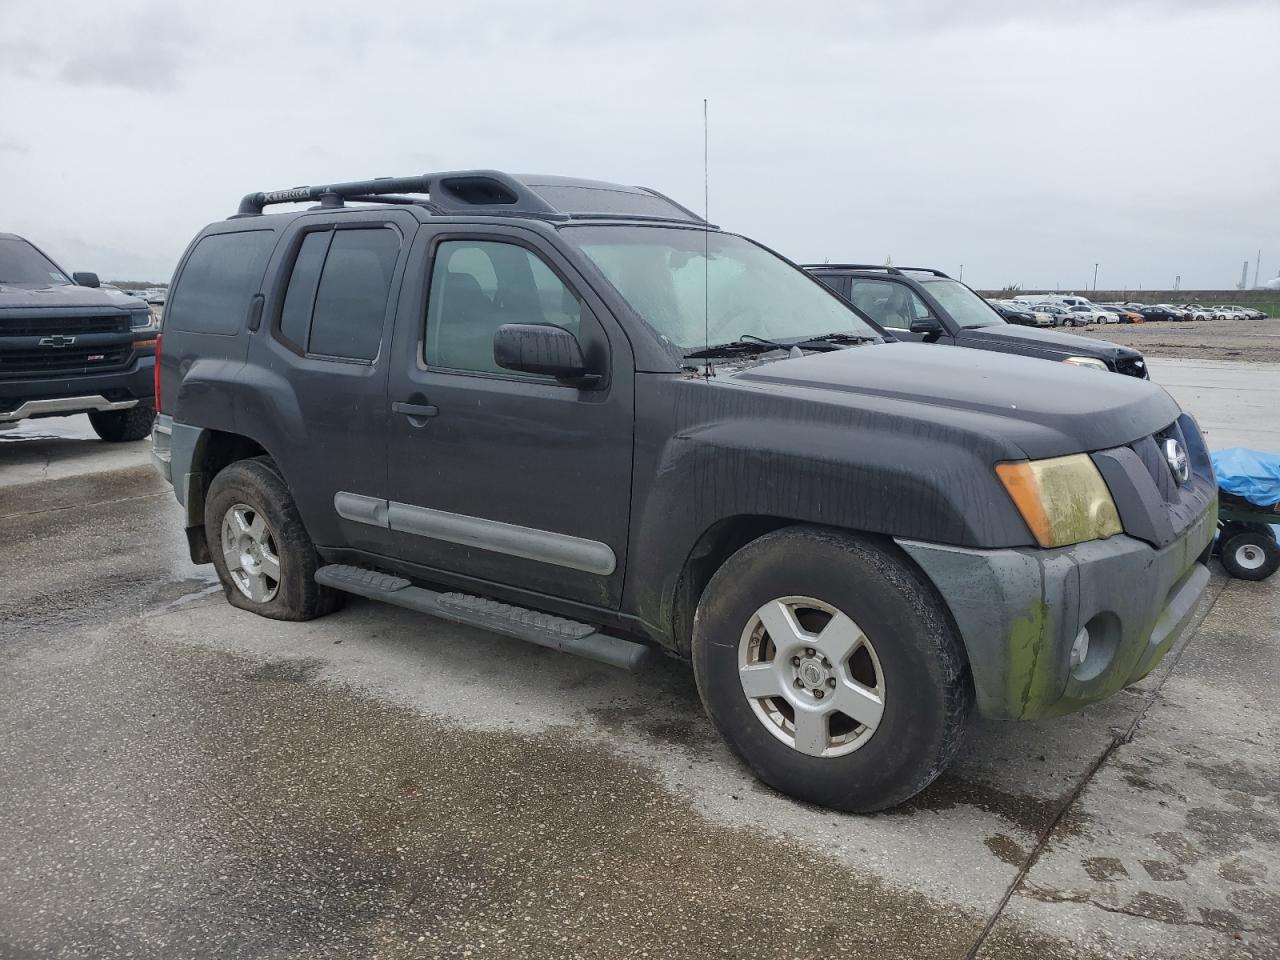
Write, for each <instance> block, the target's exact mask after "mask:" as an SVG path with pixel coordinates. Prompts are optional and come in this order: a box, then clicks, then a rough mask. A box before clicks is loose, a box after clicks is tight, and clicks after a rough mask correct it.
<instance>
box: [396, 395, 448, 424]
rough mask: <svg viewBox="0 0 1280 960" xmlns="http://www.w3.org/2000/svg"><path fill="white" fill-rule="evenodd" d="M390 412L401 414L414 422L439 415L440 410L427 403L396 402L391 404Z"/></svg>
mask: <svg viewBox="0 0 1280 960" xmlns="http://www.w3.org/2000/svg"><path fill="white" fill-rule="evenodd" d="M391 410H392V411H393V412H394V413H403V414H404V415H405V416H406V417H409V418H411V419H414V420H418V419H425V418H427V417H434V416H437V415H438V414H439V413H440V408H439V407H437V406H435V405H434V404H428V403H404V402H403V401H401V400H397V401H395V402H394V403H392V404H391Z"/></svg>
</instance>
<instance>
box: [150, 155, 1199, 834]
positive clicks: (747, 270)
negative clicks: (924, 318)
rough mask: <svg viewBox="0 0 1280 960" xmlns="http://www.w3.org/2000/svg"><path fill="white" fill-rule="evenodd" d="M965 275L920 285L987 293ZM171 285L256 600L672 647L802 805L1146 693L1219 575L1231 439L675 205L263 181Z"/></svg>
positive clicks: (591, 193)
mask: <svg viewBox="0 0 1280 960" xmlns="http://www.w3.org/2000/svg"><path fill="white" fill-rule="evenodd" d="M428 197H429V200H428V199H427V198H428ZM384 198H385V199H386V200H387V201H388V202H386V203H380V202H378V201H380V200H382V199H384ZM308 202H310V203H311V204H312V206H310V207H309V208H307V209H301V210H295V211H292V212H288V213H281V214H268V213H267V212H266V209H267V208H268V207H269V206H271V205H273V204H281V203H308ZM348 202H350V204H351V205H348ZM929 276H932V277H933V279H935V280H937V281H939V282H941V281H943V280H946V278H943V277H940V276H938V275H936V274H930V275H929ZM703 277H707V278H709V279H710V280H711V281H712V282H711V283H709V284H706V285H705V286H704V285H703V284H701V283H691V282H690V278H703ZM951 283H953V282H948V283H947V284H946V285H945V289H939V290H938V292H937V294H936V295H934V294H929V300H930V302H932V303H934V304H937V305H939V306H942V305H944V304H945V305H948V306H951V307H954V309H955V310H959V311H962V312H963V313H964V315H965V316H968V315H969V314H968V311H969V310H973V309H977V307H976V306H974V305H973V304H972V302H971V301H972V300H974V299H978V298H977V297H976V295H975V294H973V293H972V291H969V290H968V288H967V287H963V286H962V285H959V284H956V285H954V286H951V285H950V284H951ZM171 293H172V297H171V299H172V300H173V302H172V303H171V304H169V307H168V315H167V317H166V321H165V324H166V325H165V334H164V344H163V350H162V351H161V354H160V364H161V366H160V373H159V376H158V378H157V393H158V398H159V405H160V409H161V413H160V415H159V418H158V422H157V424H156V430H155V433H154V439H153V442H154V447H153V449H154V453H155V457H156V462H157V464H158V465H159V467H160V470H161V472H162V474H163V475H164V476H165V477H167V478H168V479H169V480H170V481H171V482H172V483H173V485H174V493H175V495H176V496H177V499H178V501H179V503H180V504H181V507H182V511H183V520H184V526H185V527H186V528H187V529H186V540H187V544H188V547H189V549H190V552H191V556H192V559H193V560H194V561H195V562H197V563H206V562H209V561H212V562H213V565H214V568H215V569H216V571H217V574H218V577H219V580H220V582H221V584H222V588H223V591H224V593H225V595H226V596H227V598H228V600H229V601H230V602H231V603H232V604H234V605H235V606H237V607H240V608H242V609H245V610H248V611H252V612H254V613H257V614H259V615H261V616H264V617H270V618H276V619H282V620H307V619H311V618H314V617H317V616H321V615H323V614H325V613H328V612H330V611H332V610H334V609H335V608H336V607H337V606H338V605H339V604H340V603H341V600H342V598H343V597H344V596H345V595H346V594H348V593H354V594H358V595H361V596H365V597H372V598H374V599H377V600H381V601H385V602H388V603H392V604H397V605H399V606H403V607H406V608H408V609H411V610H415V611H419V612H422V613H427V614H430V615H432V616H436V617H441V618H445V619H449V620H454V621H458V622H461V623H467V624H471V625H474V626H479V627H483V628H485V629H487V630H490V631H496V632H498V633H502V634H506V635H509V636H513V637H518V638H521V639H524V640H528V641H531V642H535V643H538V644H542V645H544V646H547V647H551V648H553V649H556V650H562V651H566V652H573V653H576V654H579V655H583V656H587V657H591V658H594V659H597V660H600V661H602V662H605V663H609V664H614V665H619V666H632V665H635V664H637V663H638V662H640V661H642V660H643V659H644V658H645V656H646V654H647V653H648V652H649V651H650V650H652V649H654V648H664V649H666V650H667V651H669V652H670V653H672V654H674V655H676V656H678V657H683V658H687V659H689V660H691V661H692V664H693V672H694V677H695V679H696V682H697V686H698V690H699V693H700V694H701V697H702V700H703V703H704V705H705V707H706V709H707V711H708V713H709V714H710V716H711V719H712V720H713V722H714V723H715V725H716V727H717V728H718V729H719V730H720V732H721V733H722V734H723V736H724V737H725V738H726V740H727V741H728V743H729V744H730V746H731V747H732V748H733V749H734V750H735V751H736V752H737V753H738V754H739V755H740V756H741V757H743V758H744V760H745V761H746V763H747V764H749V765H750V767H751V769H752V770H753V771H754V772H755V773H756V775H757V776H759V777H760V778H761V779H762V780H763V781H764V782H766V783H768V784H770V785H771V786H773V787H775V788H777V789H779V790H783V791H786V792H788V793H791V794H794V795H796V796H798V797H802V798H804V799H805V800H807V801H810V802H814V803H820V804H825V805H829V806H832V807H836V808H839V809H845V810H859V811H866V810H878V809H882V808H884V807H887V806H891V805H894V804H897V803H900V802H902V801H904V800H906V799H907V798H909V797H910V796H912V795H913V794H915V793H916V792H917V791H919V790H921V789H923V787H924V786H926V785H927V784H928V783H929V782H930V781H931V780H933V778H934V777H936V776H937V775H938V773H939V772H940V771H941V770H943V769H944V768H945V767H946V766H947V763H948V761H949V760H950V759H951V757H952V756H954V754H955V752H956V750H957V747H958V746H959V744H960V742H961V739H962V734H963V730H964V728H965V725H966V720H967V718H968V716H969V714H970V711H971V707H972V706H973V705H974V704H976V706H977V708H978V710H980V711H981V712H982V713H984V714H985V715H988V716H994V717H1006V718H1032V717H1040V718H1048V717H1053V716H1057V715H1059V714H1062V713H1065V712H1068V711H1070V710H1073V709H1077V708H1079V707H1082V706H1084V705H1085V704H1087V703H1090V702H1093V701H1097V700H1099V699H1102V698H1104V697H1107V696H1110V695H1112V694H1114V693H1115V692H1117V691H1118V690H1120V689H1121V688H1123V687H1124V686H1126V685H1128V684H1132V683H1134V682H1136V681H1137V680H1139V679H1140V678H1142V677H1143V676H1145V675H1147V674H1148V673H1149V672H1150V671H1151V670H1152V669H1154V668H1155V666H1156V665H1157V664H1158V663H1159V661H1160V660H1161V658H1162V657H1163V656H1164V654H1165V653H1166V652H1167V651H1168V650H1169V649H1170V648H1171V647H1172V646H1173V645H1174V644H1176V643H1177V641H1178V638H1179V637H1180V636H1181V635H1182V634H1183V633H1184V632H1185V630H1186V629H1187V627H1188V625H1189V624H1190V622H1191V621H1192V619H1193V616H1194V611H1195V609H1196V605H1197V602H1198V600H1199V598H1200V597H1201V596H1202V594H1203V592H1204V590H1205V587H1206V585H1207V583H1208V580H1209V572H1208V569H1207V568H1206V567H1205V566H1204V564H1202V563H1200V562H1199V561H1198V559H1197V558H1198V557H1200V556H1201V555H1202V554H1203V553H1204V551H1205V549H1206V548H1207V547H1208V545H1209V544H1210V543H1211V541H1212V539H1213V536H1214V529H1215V526H1216V524H1215V516H1216V494H1217V486H1216V484H1215V483H1214V478H1213V469H1212V464H1211V463H1210V460H1209V455H1208V452H1207V449H1206V448H1205V444H1204V440H1203V438H1202V436H1201V434H1200V432H1199V430H1198V429H1197V427H1196V425H1195V421H1194V420H1193V419H1192V418H1191V417H1190V416H1188V415H1186V414H1184V413H1183V412H1182V411H1181V410H1180V408H1179V407H1178V404H1177V403H1176V402H1175V401H1174V400H1173V398H1172V397H1170V396H1169V394H1168V393H1166V392H1165V391H1164V390H1162V389H1160V388H1159V387H1157V386H1156V385H1154V384H1151V383H1148V382H1144V381H1143V380H1140V379H1138V378H1136V377H1117V376H1110V377H1108V376H1101V375H1097V374H1094V373H1090V372H1087V371H1084V370H1080V369H1078V368H1077V367H1075V366H1071V365H1068V364H1063V363H1043V362H1033V361H1029V360H1027V359H1026V358H1025V357H1020V356H1009V355H1002V354H1000V353H996V352H991V351H988V352H983V351H980V350H958V349H948V348H944V347H938V346H929V345H922V344H919V343H900V342H893V341H886V339H885V338H884V336H883V331H882V330H881V329H880V328H879V327H877V326H876V325H875V323H874V322H872V321H870V320H868V319H865V318H864V317H863V316H862V315H861V314H859V313H858V312H857V311H856V310H854V309H853V308H851V307H850V305H849V304H848V302H846V301H845V300H843V299H841V298H840V297H838V296H836V295H835V294H834V293H833V292H832V291H831V290H830V289H829V288H827V287H826V286H824V285H823V284H821V283H818V282H817V281H816V280H815V279H814V278H813V277H811V276H809V275H806V274H805V273H803V272H802V271H800V270H798V269H797V268H796V267H795V265H794V264H792V263H790V262H789V261H786V260H784V259H783V258H781V257H779V256H778V255H776V254H774V253H772V252H771V251H769V250H767V249H766V248H764V247H762V246H760V245H758V244H755V243H753V242H752V241H750V240H748V239H746V238H744V237H741V236H738V235H735V234H731V233H728V232H725V231H722V230H720V229H719V228H716V227H712V226H710V225H709V224H707V223H705V222H704V221H703V220H702V219H701V218H699V217H698V216H697V215H696V214H694V213H692V212H690V211H689V210H688V209H686V208H684V207H682V206H680V205H679V204H677V203H675V202H674V201H672V200H670V199H668V198H666V197H664V196H662V195H661V194H658V193H656V192H654V191H651V190H645V189H642V188H638V187H627V186H622V185H617V184H603V183H599V182H596V181H583V180H572V179H569V178H564V177H524V178H517V177H513V176H510V175H508V174H503V173H500V172H498V171H493V170H477V171H460V172H454V173H444V174H426V175H421V176H415V177H403V178H386V179H375V180H366V181H360V182H355V183H345V184H328V185H324V186H313V187H298V188H293V189H287V190H279V191H269V192H254V193H250V194H248V195H246V196H245V197H244V198H243V199H242V200H241V202H240V206H239V209H238V211H237V213H236V216H235V217H233V218H231V219H229V220H226V221H221V222H216V223H212V224H210V225H208V226H207V227H205V228H204V229H202V230H201V231H200V232H199V234H198V235H197V236H196V238H195V239H194V240H193V241H192V243H191V245H190V246H189V247H188V249H187V251H186V252H185V253H184V254H183V256H182V258H181V260H180V261H179V264H178V266H177V270H176V273H175V275H174V282H173V285H172V288H171ZM978 305H979V306H980V307H981V310H983V311H985V312H986V314H988V315H989V317H990V318H992V319H991V322H992V323H997V324H1003V321H1001V320H1000V318H999V316H998V315H997V314H995V313H994V311H991V310H990V308H989V307H987V306H986V305H985V304H983V303H982V302H981V300H980V299H979V300H978ZM933 322H934V325H935V328H936V329H938V330H941V323H940V321H939V320H937V319H936V318H935V319H934V321H933ZM1005 326H1008V325H1005ZM1011 329H1012V330H1015V331H1018V332H1019V333H1021V334H1023V335H1025V336H1026V337H1028V338H1030V339H1032V340H1034V339H1035V338H1034V337H1033V336H1032V335H1039V336H1045V333H1044V332H1043V331H1038V330H1031V329H1028V328H1021V327H1015V328H1011ZM1057 336H1061V335H1057ZM1044 342H1047V343H1056V344H1063V346H1062V347H1061V349H1062V350H1063V351H1069V350H1070V349H1071V347H1070V346H1069V344H1070V341H1065V343H1064V341H1061V340H1058V339H1050V340H1047V341H1044ZM1108 346H1109V345H1108ZM1081 349H1085V348H1083V347H1082V348H1081ZM1120 583H1122V584H1124V588H1123V589H1117V586H1116V585H1117V584H1120ZM1028 617H1030V618H1031V619H1030V620H1028ZM424 642H429V638H424ZM493 650H495V646H494V644H492V643H491V642H490V643H485V644H483V645H481V644H477V646H476V649H475V652H474V653H473V654H472V656H473V657H475V658H484V657H486V656H498V657H503V656H505V654H503V653H500V652H499V653H497V654H494V653H492V652H490V651H493ZM508 666H509V665H508ZM514 675H515V674H513V676H514ZM505 683H506V681H503V680H499V681H496V682H495V685H494V687H493V689H492V690H490V691H489V695H490V696H493V697H503V696H507V695H509V692H510V691H509V690H507V689H506V688H505V686H504V684H505Z"/></svg>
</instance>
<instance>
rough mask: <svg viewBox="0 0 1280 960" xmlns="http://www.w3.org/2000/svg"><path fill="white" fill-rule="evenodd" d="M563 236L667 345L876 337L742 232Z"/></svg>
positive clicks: (593, 229) (573, 232) (593, 231)
mask: <svg viewBox="0 0 1280 960" xmlns="http://www.w3.org/2000/svg"><path fill="white" fill-rule="evenodd" d="M562 235H563V236H564V237H566V238H568V239H569V240H571V241H572V242H574V243H575V244H577V245H578V247H579V248H580V249H581V250H582V251H583V252H584V253H585V254H586V255H587V256H588V257H590V258H591V260H592V262H593V263H595V265H596V266H597V267H599V268H600V272H601V273H603V274H604V275H605V277H606V278H608V280H609V282H610V283H612V284H613V285H614V287H616V288H617V291H618V293H619V294H621V295H622V298H623V299H624V300H626V301H627V304H628V305H629V306H630V307H631V309H632V310H634V311H635V312H636V313H637V314H638V315H639V316H640V318H641V319H642V320H644V321H645V322H646V323H648V324H649V326H650V327H652V328H653V329H654V331H656V332H657V333H658V335H659V336H660V337H661V338H662V339H663V342H664V343H666V344H668V345H670V346H673V347H675V348H677V349H678V350H680V351H682V352H683V351H688V350H694V349H698V348H701V347H704V346H706V345H707V344H721V343H730V342H732V341H735V340H738V339H739V338H741V337H743V336H747V337H758V338H760V339H764V340H771V341H783V342H785V341H798V340H805V339H808V338H810V337H818V336H823V335H825V334H832V333H845V334H853V335H855V336H863V337H874V338H876V339H879V338H880V331H878V330H876V329H875V328H874V327H872V326H871V325H870V324H868V323H867V322H866V321H864V320H863V319H862V318H861V317H860V316H858V314H857V313H855V312H854V311H853V310H852V309H851V308H850V307H848V306H846V305H845V304H844V303H843V302H841V301H840V300H839V299H837V298H836V296H835V295H833V294H831V293H828V292H827V290H826V288H825V287H823V286H822V285H821V284H820V283H818V282H817V281H815V280H811V279H810V278H809V277H808V276H807V275H806V274H805V273H804V272H803V271H801V270H798V269H796V268H795V267H793V266H791V265H790V264H789V263H787V262H786V261H785V260H782V259H781V258H779V257H777V256H775V255H774V254H772V253H770V252H769V251H767V250H765V249H764V248H763V247H759V246H757V245H756V244H754V243H752V242H751V241H749V240H744V239H743V238H742V237H735V236H733V235H731V234H725V233H717V232H714V231H710V232H704V231H701V230H686V229H680V228H677V227H639V226H627V227H622V226H608V227H606V226H571V227H566V228H564V229H563V230H562ZM706 254H709V258H708V256H707V255H706Z"/></svg>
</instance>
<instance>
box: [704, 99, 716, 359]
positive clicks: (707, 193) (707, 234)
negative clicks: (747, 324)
mask: <svg viewBox="0 0 1280 960" xmlns="http://www.w3.org/2000/svg"><path fill="white" fill-rule="evenodd" d="M707 142H708V140H707V98H706V97H703V98H702V345H703V346H704V347H706V349H707V350H708V351H709V350H710V349H711V175H710V173H709V170H710V163H709V157H708V152H707ZM706 361H707V365H706V368H705V369H704V371H703V376H704V377H707V378H710V377H714V376H715V371H714V370H712V368H711V356H710V355H709V354H708V356H707V358H706Z"/></svg>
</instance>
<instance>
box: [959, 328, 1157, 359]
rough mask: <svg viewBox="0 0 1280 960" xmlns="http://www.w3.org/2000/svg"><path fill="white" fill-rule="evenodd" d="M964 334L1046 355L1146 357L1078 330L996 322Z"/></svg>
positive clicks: (970, 339)
mask: <svg viewBox="0 0 1280 960" xmlns="http://www.w3.org/2000/svg"><path fill="white" fill-rule="evenodd" d="M960 335H961V337H963V338H964V340H966V341H968V342H971V343H983V342H986V343H1000V344H1007V345H1011V346H1014V345H1016V346H1019V347H1023V348H1025V349H1026V350H1028V351H1035V352H1038V353H1040V354H1042V355H1046V356H1053V357H1069V356H1083V357H1098V358H1100V359H1108V360H1120V359H1135V360H1136V359H1137V358H1139V357H1141V356H1142V354H1141V353H1139V352H1138V351H1137V350H1134V349H1133V348H1132V347H1123V346H1120V345H1119V344H1116V343H1110V342H1108V341H1106V340H1097V339H1095V338H1093V337H1079V336H1076V335H1075V334H1074V333H1062V332H1060V331H1058V330H1044V329H1041V328H1039V327H1019V326H1015V325H1013V324H996V325H995V326H991V327H969V328H967V329H965V330H963V331H961V334H960Z"/></svg>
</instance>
